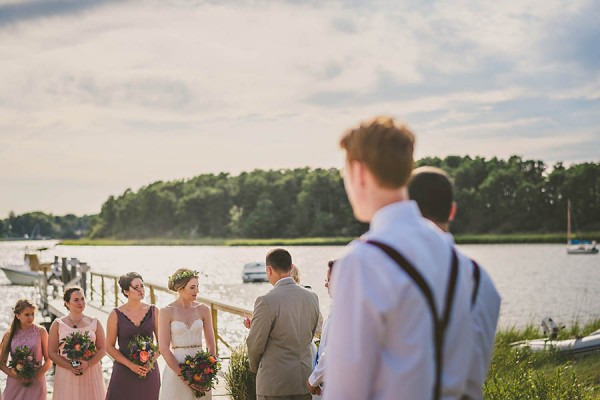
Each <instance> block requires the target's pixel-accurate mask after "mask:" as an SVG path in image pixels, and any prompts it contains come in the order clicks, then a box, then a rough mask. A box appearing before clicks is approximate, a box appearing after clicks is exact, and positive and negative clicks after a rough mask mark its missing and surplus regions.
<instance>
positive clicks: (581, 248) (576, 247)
mask: <svg viewBox="0 0 600 400" xmlns="http://www.w3.org/2000/svg"><path fill="white" fill-rule="evenodd" d="M567 254H598V248H597V247H596V241H591V240H571V200H567Z"/></svg>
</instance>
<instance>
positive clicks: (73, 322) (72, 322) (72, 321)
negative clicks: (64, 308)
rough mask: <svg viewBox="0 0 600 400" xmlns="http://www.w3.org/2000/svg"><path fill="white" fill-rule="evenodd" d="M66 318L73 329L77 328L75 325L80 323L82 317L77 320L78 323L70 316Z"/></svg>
mask: <svg viewBox="0 0 600 400" xmlns="http://www.w3.org/2000/svg"><path fill="white" fill-rule="evenodd" d="M67 318H69V321H71V324H72V325H73V328H77V324H78V323H80V322H81V320H82V319H83V315H82V316H81V318H79V321H77V322H75V321H74V320H73V319H72V318H71V316H70V315H69V316H67Z"/></svg>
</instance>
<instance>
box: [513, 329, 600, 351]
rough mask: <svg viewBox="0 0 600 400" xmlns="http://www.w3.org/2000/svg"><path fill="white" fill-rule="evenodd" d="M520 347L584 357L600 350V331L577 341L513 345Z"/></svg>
mask: <svg viewBox="0 0 600 400" xmlns="http://www.w3.org/2000/svg"><path fill="white" fill-rule="evenodd" d="M513 345H516V346H518V347H526V348H529V349H531V351H535V352H539V351H556V352H559V353H563V354H565V355H573V356H574V355H582V354H585V353H590V352H593V351H598V350H600V331H596V332H594V333H592V334H591V335H588V336H584V337H581V338H575V339H566V340H552V339H549V338H544V339H534V340H524V341H522V342H517V343H513Z"/></svg>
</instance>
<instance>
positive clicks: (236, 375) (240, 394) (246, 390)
mask: <svg viewBox="0 0 600 400" xmlns="http://www.w3.org/2000/svg"><path fill="white" fill-rule="evenodd" d="M224 376H225V388H226V389H227V393H229V395H230V396H231V398H232V399H233V400H256V375H254V374H253V373H252V372H250V364H249V363H248V352H247V349H246V344H245V343H242V344H241V345H239V346H238V347H236V348H235V349H233V351H232V352H231V359H230V360H229V368H228V370H227V372H226V373H225V374H224Z"/></svg>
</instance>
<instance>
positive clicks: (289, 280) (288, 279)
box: [273, 276, 296, 287]
mask: <svg viewBox="0 0 600 400" xmlns="http://www.w3.org/2000/svg"><path fill="white" fill-rule="evenodd" d="M295 283H296V281H295V280H294V278H292V277H291V276H287V277H285V278H281V279H280V280H278V281H277V282H275V285H273V287H277V286H282V285H291V284H295Z"/></svg>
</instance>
